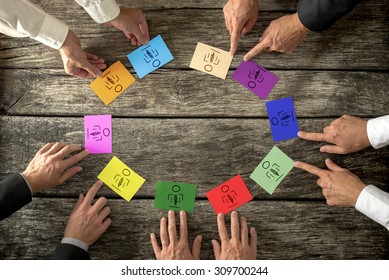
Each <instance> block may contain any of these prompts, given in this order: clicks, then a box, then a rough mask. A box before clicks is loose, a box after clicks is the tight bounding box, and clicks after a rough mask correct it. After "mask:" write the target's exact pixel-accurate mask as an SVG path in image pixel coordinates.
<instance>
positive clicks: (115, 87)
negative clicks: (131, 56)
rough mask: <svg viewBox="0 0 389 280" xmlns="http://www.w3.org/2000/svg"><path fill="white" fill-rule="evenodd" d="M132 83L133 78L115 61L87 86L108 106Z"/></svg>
mask: <svg viewBox="0 0 389 280" xmlns="http://www.w3.org/2000/svg"><path fill="white" fill-rule="evenodd" d="M133 82H135V78H134V76H132V75H131V74H130V72H128V71H127V69H126V67H124V65H123V64H122V63H121V62H120V61H116V62H115V63H114V64H112V65H111V66H110V67H108V68H107V69H106V70H105V71H104V72H103V74H102V75H101V76H100V77H98V78H96V79H95V80H94V81H93V82H92V83H91V84H90V85H89V86H90V88H91V89H92V90H93V91H94V92H95V93H96V94H97V96H98V97H99V98H100V99H101V101H103V102H104V104H105V105H109V104H110V103H111V102H112V101H114V100H115V98H116V97H118V96H119V95H120V94H121V93H122V92H123V91H125V90H126V89H127V88H128V87H129V86H130V85H131V84H132V83H133Z"/></svg>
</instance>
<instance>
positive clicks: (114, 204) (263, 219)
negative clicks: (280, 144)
mask: <svg viewBox="0 0 389 280" xmlns="http://www.w3.org/2000/svg"><path fill="white" fill-rule="evenodd" d="M75 201H76V200H75V199H47V198H46V199H34V200H33V202H32V203H31V204H29V205H28V206H26V207H25V208H23V209H22V210H20V211H19V212H17V213H16V214H14V215H13V216H11V217H10V218H8V219H6V220H3V221H1V222H0V258H1V259H50V258H51V257H52V253H53V251H54V248H55V246H56V244H57V243H58V242H60V241H61V239H62V234H63V231H64V228H65V226H66V221H67V218H68V215H69V214H70V212H71V211H72V209H73V207H74V204H75ZM108 204H109V206H110V208H111V218H112V220H113V223H112V225H111V227H110V228H109V229H108V231H107V232H106V233H105V234H103V235H102V237H101V238H100V239H99V240H98V241H97V242H96V243H95V244H94V245H92V246H91V247H90V254H91V256H92V258H94V259H154V253H153V251H152V248H151V244H150V241H149V238H150V237H149V234H150V233H151V232H155V233H157V234H158V236H159V219H160V218H161V217H163V216H165V217H166V215H167V212H161V211H160V210H157V209H154V208H153V200H149V199H147V200H135V201H131V202H130V203H127V202H126V201H124V200H109V201H108ZM239 211H240V212H239V213H240V214H241V215H244V216H245V217H247V219H248V222H249V227H255V228H256V230H257V232H258V237H259V242H258V258H259V259H389V249H388V246H387V244H388V242H389V233H388V231H387V230H386V229H385V228H384V227H382V226H380V225H378V224H376V223H374V222H373V221H371V220H369V219H368V218H366V217H365V216H363V215H362V214H360V213H359V212H357V211H355V210H353V209H350V208H331V207H328V206H326V205H324V204H323V203H320V202H316V203H309V202H289V201H273V202H270V201H251V202H249V203H248V204H246V205H244V206H242V207H241V208H239ZM227 225H228V228H229V215H227ZM188 228H189V240H190V243H191V241H192V240H193V238H194V237H195V236H196V235H197V234H201V235H202V236H203V245H202V253H201V258H202V259H213V258H214V255H213V251H212V246H211V243H210V242H211V240H212V239H219V238H218V233H217V224H216V215H215V213H214V212H213V210H212V208H211V206H210V205H209V203H208V202H207V201H197V202H196V206H195V213H194V214H189V216H188Z"/></svg>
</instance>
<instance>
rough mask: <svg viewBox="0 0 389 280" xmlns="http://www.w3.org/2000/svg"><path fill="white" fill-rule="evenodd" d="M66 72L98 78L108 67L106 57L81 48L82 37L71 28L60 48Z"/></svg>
mask: <svg viewBox="0 0 389 280" xmlns="http://www.w3.org/2000/svg"><path fill="white" fill-rule="evenodd" d="M59 52H60V54H61V58H62V61H63V67H64V69H65V72H66V73H67V74H69V75H71V76H74V77H78V78H97V77H98V76H100V75H101V74H102V72H101V70H103V69H104V68H106V67H107V65H106V64H105V63H104V59H102V58H99V57H98V56H97V55H94V54H91V53H87V52H85V51H84V50H83V49H82V48H81V42H80V39H79V38H78V37H77V35H76V34H75V33H74V32H73V31H72V30H70V29H69V32H68V35H67V37H66V40H65V42H64V43H63V45H62V47H61V48H60V49H59Z"/></svg>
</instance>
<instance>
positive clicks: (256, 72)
mask: <svg viewBox="0 0 389 280" xmlns="http://www.w3.org/2000/svg"><path fill="white" fill-rule="evenodd" d="M265 72H267V70H266V69H264V68H262V67H259V66H258V65H255V68H254V69H252V70H250V72H249V74H248V77H249V78H250V79H251V81H248V83H247V86H248V87H249V88H251V89H253V88H255V87H256V86H257V83H262V82H263V81H264V79H265V78H264V76H263V74H264V73H265Z"/></svg>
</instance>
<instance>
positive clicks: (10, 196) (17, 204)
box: [0, 173, 32, 220]
mask: <svg viewBox="0 0 389 280" xmlns="http://www.w3.org/2000/svg"><path fill="white" fill-rule="evenodd" d="M31 200H32V197H31V190H30V188H29V187H28V185H27V182H26V180H24V178H23V176H22V175H20V174H19V173H12V174H11V175H9V176H8V177H6V178H5V179H4V180H2V181H0V220H3V219H5V218H7V217H8V216H10V215H11V214H13V213H15V212H16V211H17V210H19V209H20V208H22V207H23V206H24V205H26V204H28V203H30V202H31Z"/></svg>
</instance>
